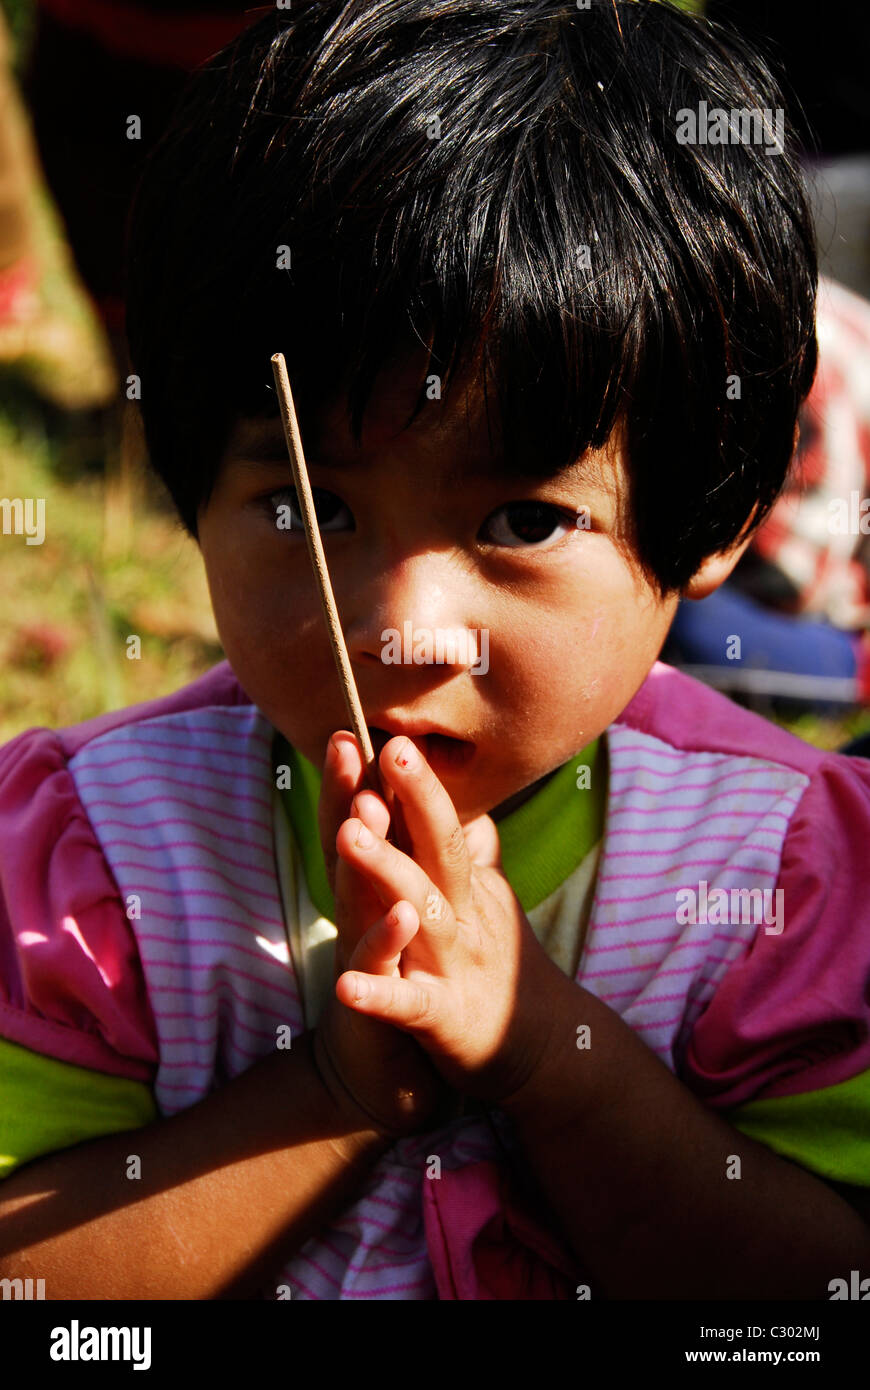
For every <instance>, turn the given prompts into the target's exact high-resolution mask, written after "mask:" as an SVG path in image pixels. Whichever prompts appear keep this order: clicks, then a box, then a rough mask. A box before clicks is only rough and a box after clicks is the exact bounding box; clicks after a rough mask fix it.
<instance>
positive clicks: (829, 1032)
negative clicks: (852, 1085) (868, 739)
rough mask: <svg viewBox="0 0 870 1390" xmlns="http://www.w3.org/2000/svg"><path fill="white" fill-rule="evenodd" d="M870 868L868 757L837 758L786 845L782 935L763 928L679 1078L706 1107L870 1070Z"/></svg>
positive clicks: (713, 1006)
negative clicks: (702, 1100) (869, 892)
mask: <svg viewBox="0 0 870 1390" xmlns="http://www.w3.org/2000/svg"><path fill="white" fill-rule="evenodd" d="M868 863H870V762H868V761H866V760H865V759H862V758H850V757H845V756H844V755H842V754H832V755H830V756H829V757H827V758H825V759H824V760H823V761H822V763H821V764H820V766H819V768H818V770H817V771H816V773H815V775H814V776H813V778H812V781H811V783H810V785H809V787H808V788H807V790H806V792H805V793H804V795H803V797H802V798H801V800H800V802H799V803H798V806H797V808H796V809H795V813H794V815H793V817H792V820H791V824H790V826H789V829H788V833H787V836H786V839H785V842H784V845H783V851H782V859H781V863H780V873H779V879H778V882H777V889H778V890H781V892H782V898H781V900H780V901H781V904H782V921H783V923H784V926H783V930H782V932H781V933H779V934H777V933H776V932H775V931H774V932H772V933H768V932H767V931H766V929H765V927H763V926H759V928H758V931H757V933H756V935H755V938H754V940H753V942H752V945H751V946H750V948H749V950H748V951H747V953H746V954H745V955H744V956H743V957H742V958H741V959H740V960H738V961H737V963H736V964H734V965H733V966H732V967H731V969H730V970H729V971H728V972H727V973H726V975H725V976H724V978H723V980H722V982H721V984H720V985H719V988H718V989H717V991H716V993H715V995H714V996H713V999H712V1000H711V1002H710V1003H709V1005H708V1006H707V1008H706V1009H705V1011H704V1013H703V1014H702V1015H701V1017H700V1019H699V1020H698V1022H697V1024H696V1025H695V1028H694V1031H693V1033H692V1036H691V1039H690V1040H689V1044H688V1047H687V1049H686V1053H685V1058H684V1062H683V1065H682V1066H681V1068H680V1070H679V1075H680V1076H681V1079H683V1080H684V1081H685V1082H686V1084H687V1085H688V1086H689V1087H690V1089H691V1090H693V1091H694V1092H695V1093H696V1094H697V1095H699V1096H700V1097H701V1098H702V1099H704V1100H705V1101H706V1102H707V1104H709V1105H712V1106H715V1107H716V1108H723V1109H724V1108H728V1107H730V1106H733V1105H738V1104H741V1103H742V1102H744V1101H748V1100H755V1099H761V1098H762V1097H764V1098H768V1099H769V1098H773V1097H776V1096H790V1095H797V1094H800V1093H802V1092H805V1091H816V1090H821V1089H823V1088H824V1087H827V1086H834V1085H836V1084H837V1083H838V1082H841V1081H847V1080H850V1079H851V1078H852V1077H854V1076H857V1075H859V1073H861V1072H864V1071H866V1070H868V1068H870V895H868V892H867V884H868V879H867V867H868ZM767 916H768V919H770V917H772V916H773V913H772V912H770V913H768V914H767ZM772 925H774V926H775V925H777V924H776V923H772Z"/></svg>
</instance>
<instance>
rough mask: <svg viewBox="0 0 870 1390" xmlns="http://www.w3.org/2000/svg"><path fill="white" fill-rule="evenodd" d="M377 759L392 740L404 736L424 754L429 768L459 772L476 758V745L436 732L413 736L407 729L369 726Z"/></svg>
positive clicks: (466, 740)
mask: <svg viewBox="0 0 870 1390" xmlns="http://www.w3.org/2000/svg"><path fill="white" fill-rule="evenodd" d="M369 733H370V734H371V739H372V745H373V747H374V750H375V757H377V758H380V756H381V750H382V749H383V748H384V747H385V746H386V745H387V744H388V743H389V741H390V739H391V738H397V737H399V736H400V735H402V734H404V735H405V736H406V737H407V738H409V739H410V740H411V742H412V743H413V744H414V746H415V748H417V749H419V751H420V752H421V753H422V754H423V757H424V758H425V759H426V761H427V763H428V764H429V766H430V767H431V768H432V769H433V770H434V771H435V772H439V771H454V772H455V771H457V770H458V769H460V768H464V767H467V766H468V764H469V762H470V761H471V759H472V758H473V756H474V750H475V745H474V744H473V743H471V742H470V741H469V740H468V739H465V738H453V737H452V735H450V734H440V733H435V732H431V731H430V732H429V733H417V734H413V733H411V732H410V731H409V730H407V729H381V728H378V727H377V725H374V724H371V725H369Z"/></svg>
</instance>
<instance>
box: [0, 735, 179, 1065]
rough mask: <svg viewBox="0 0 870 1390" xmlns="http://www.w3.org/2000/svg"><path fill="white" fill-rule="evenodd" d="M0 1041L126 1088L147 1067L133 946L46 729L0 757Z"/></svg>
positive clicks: (145, 1017) (149, 1024)
mask: <svg viewBox="0 0 870 1390" xmlns="http://www.w3.org/2000/svg"><path fill="white" fill-rule="evenodd" d="M0 1036H3V1037H5V1038H6V1039H7V1040H8V1041H10V1042H15V1043H19V1044H20V1045H21V1046H23V1047H27V1048H30V1049H31V1050H32V1051H34V1052H41V1053H44V1054H45V1055H46V1056H49V1057H54V1058H56V1059H57V1060H59V1061H62V1062H70V1063H73V1064H75V1065H78V1066H83V1067H90V1068H92V1069H94V1070H96V1071H102V1072H108V1073H111V1074H112V1075H114V1076H123V1077H128V1078H130V1079H132V1080H137V1081H151V1080H152V1079H153V1076H154V1072H155V1066H156V1062H157V1059H158V1051H157V1034H156V1029H155V1026H154V1020H153V1017H152V1014H151V1010H150V1007H149V1003H148V998H147V994H146V990H145V983H144V979H143V975H142V969H141V964H140V961H139V954H138V950H137V947H136V940H135V937H134V935H133V932H132V929H131V927H130V923H129V922H128V920H127V918H126V916H125V912H124V906H123V903H122V901H121V897H120V894H119V892H118V888H117V885H116V883H115V881H114V878H113V876H112V874H111V872H110V870H109V867H108V865H107V863H106V860H105V858H104V856H103V852H102V850H101V848H100V845H99V843H98V841H97V838H96V835H95V833H94V830H93V827H92V826H91V823H90V821H89V820H88V817H87V815H86V814H85V811H84V808H83V807H82V804H81V801H80V800H79V797H78V794H77V792H76V788H75V784H74V782H73V778H72V775H71V774H70V772H69V769H68V767H67V764H66V755H65V753H64V750H63V747H62V744H61V741H60V738H59V736H58V735H57V734H56V733H54V732H53V731H52V730H49V729H28V730H27V731H26V732H25V733H22V734H19V735H18V737H17V738H14V739H12V740H11V742H9V743H7V744H5V745H4V746H3V747H2V748H0Z"/></svg>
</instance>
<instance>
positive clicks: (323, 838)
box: [317, 729, 389, 893]
mask: <svg viewBox="0 0 870 1390" xmlns="http://www.w3.org/2000/svg"><path fill="white" fill-rule="evenodd" d="M355 795H358V796H359V797H360V801H359V804H358V809H357V810H355V811H354V812H351V809H350V807H351V803H352V801H353V798H354V796H355ZM364 811H365V814H364V819H365V820H366V824H368V825H371V827H372V829H373V830H375V831H376V832H377V833H378V834H382V833H383V828H384V826H385V825H386V824H388V823H389V812H388V811H387V808H386V806H385V805H384V803H383V801H382V800H381V798H380V797H378V796H376V795H375V793H374V792H372V791H371V790H368V789H365V769H364V764H363V760H362V755H361V753H360V752H359V747H358V744H357V742H356V739H355V738H354V737H353V735H352V734H350V733H348V732H347V730H344V729H341V730H338V731H337V732H336V733H335V734H333V736H332V738H330V740H329V742H328V743H327V747H326V756H325V759H324V764H323V780H322V783H321V789H320V800H319V802H318V806H317V824H318V830H319V833H320V843H321V845H322V848H323V857H324V860H325V863H326V873H327V878H328V880H329V884H330V887H331V888H332V890H333V893H334V892H335V872H336V868H337V865H338V856H337V853H336V849H335V836H336V834H337V832H338V827H339V826H340V825H341V823H342V821H343V820H346V819H347V817H348V815H351V814H360V815H363V812H364Z"/></svg>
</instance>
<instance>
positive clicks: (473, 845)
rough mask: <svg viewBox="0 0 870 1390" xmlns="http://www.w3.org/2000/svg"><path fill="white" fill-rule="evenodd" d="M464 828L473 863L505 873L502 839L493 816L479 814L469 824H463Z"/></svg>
mask: <svg viewBox="0 0 870 1390" xmlns="http://www.w3.org/2000/svg"><path fill="white" fill-rule="evenodd" d="M462 830H463V834H464V835H465V847H466V849H467V850H468V857H469V859H470V860H471V862H472V864H477V865H479V867H480V868H486V869H500V870H501V872H502V873H503V872H504V869H503V867H502V862H501V841H500V840H499V838H498V829H497V828H496V824H495V821H494V820H493V818H492V816H486V815H484V816H477V817H476V818H475V819H474V820H471V821H469V822H468V824H467V825H463V827H462Z"/></svg>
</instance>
